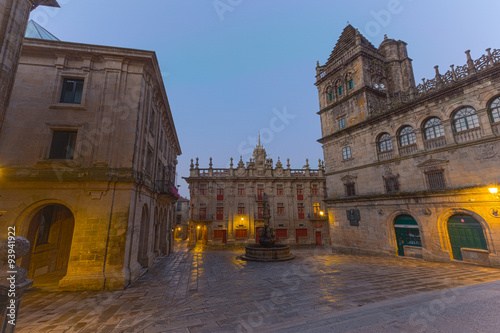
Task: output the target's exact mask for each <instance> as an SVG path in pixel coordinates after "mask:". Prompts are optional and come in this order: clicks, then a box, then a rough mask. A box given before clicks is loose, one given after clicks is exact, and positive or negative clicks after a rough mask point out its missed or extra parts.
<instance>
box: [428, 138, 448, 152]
mask: <svg viewBox="0 0 500 333" xmlns="http://www.w3.org/2000/svg"><path fill="white" fill-rule="evenodd" d="M424 144H425V149H427V150H432V149H437V148H441V147H444V146H446V138H445V137H444V136H440V137H439V138H435V139H429V140H425V142H424Z"/></svg>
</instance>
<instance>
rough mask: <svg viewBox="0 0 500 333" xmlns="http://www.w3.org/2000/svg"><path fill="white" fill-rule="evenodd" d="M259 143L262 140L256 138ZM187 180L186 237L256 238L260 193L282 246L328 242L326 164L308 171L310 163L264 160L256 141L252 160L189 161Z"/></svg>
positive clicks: (251, 240) (260, 212) (259, 225)
mask: <svg viewBox="0 0 500 333" xmlns="http://www.w3.org/2000/svg"><path fill="white" fill-rule="evenodd" d="M259 141H260V140H259ZM184 179H185V180H186V182H187V183H188V184H189V193H190V196H191V197H190V199H191V213H190V219H189V228H190V241H203V242H207V243H208V244H230V243H254V242H258V235H259V233H258V231H259V230H260V228H262V227H263V225H264V220H263V208H264V197H265V195H266V196H267V198H268V202H269V205H270V208H271V212H270V214H271V219H270V225H271V227H273V228H275V229H276V238H277V241H278V242H280V243H284V244H322V243H323V242H327V241H328V224H327V217H326V214H325V213H324V211H325V207H324V203H323V199H324V198H325V194H326V189H325V177H324V166H323V163H322V161H321V160H319V164H318V169H311V168H310V166H309V163H308V161H306V165H305V166H304V168H303V169H291V168H290V160H289V159H288V160H287V165H286V166H285V167H284V166H283V165H282V163H281V161H280V159H279V158H278V161H277V162H276V165H274V164H273V160H272V159H270V158H267V154H266V151H265V149H264V147H263V146H261V145H260V142H259V144H258V145H257V147H256V148H255V149H254V152H253V158H252V159H250V161H249V162H247V163H246V166H245V164H244V162H243V160H242V159H241V158H240V161H239V162H238V164H237V166H236V167H234V165H233V159H232V158H231V164H230V168H226V169H219V168H213V165H212V159H211V158H210V164H209V168H208V169H201V168H200V167H199V164H198V159H196V164H194V163H193V160H191V170H190V176H189V177H186V178H184Z"/></svg>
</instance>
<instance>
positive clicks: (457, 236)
mask: <svg viewBox="0 0 500 333" xmlns="http://www.w3.org/2000/svg"><path fill="white" fill-rule="evenodd" d="M448 235H449V237H450V243H451V252H452V253H453V259H456V260H462V259H463V258H462V251H461V250H460V249H461V248H463V247H464V248H470V249H482V250H488V247H487V246H486V239H485V238H484V233H483V228H482V227H481V224H480V223H479V222H477V221H476V220H475V219H474V218H473V217H471V216H468V215H453V216H452V217H450V218H449V219H448Z"/></svg>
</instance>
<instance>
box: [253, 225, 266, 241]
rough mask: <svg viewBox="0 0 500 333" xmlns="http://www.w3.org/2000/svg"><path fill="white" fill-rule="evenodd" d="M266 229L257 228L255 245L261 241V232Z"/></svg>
mask: <svg viewBox="0 0 500 333" xmlns="http://www.w3.org/2000/svg"><path fill="white" fill-rule="evenodd" d="M262 229H264V228H263V227H255V243H258V242H259V239H260V231H261V230H262Z"/></svg>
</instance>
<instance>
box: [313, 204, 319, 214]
mask: <svg viewBox="0 0 500 333" xmlns="http://www.w3.org/2000/svg"><path fill="white" fill-rule="evenodd" d="M319 211H320V209H319V202H315V203H313V212H314V215H315V216H316V217H317V216H318V215H319Z"/></svg>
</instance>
